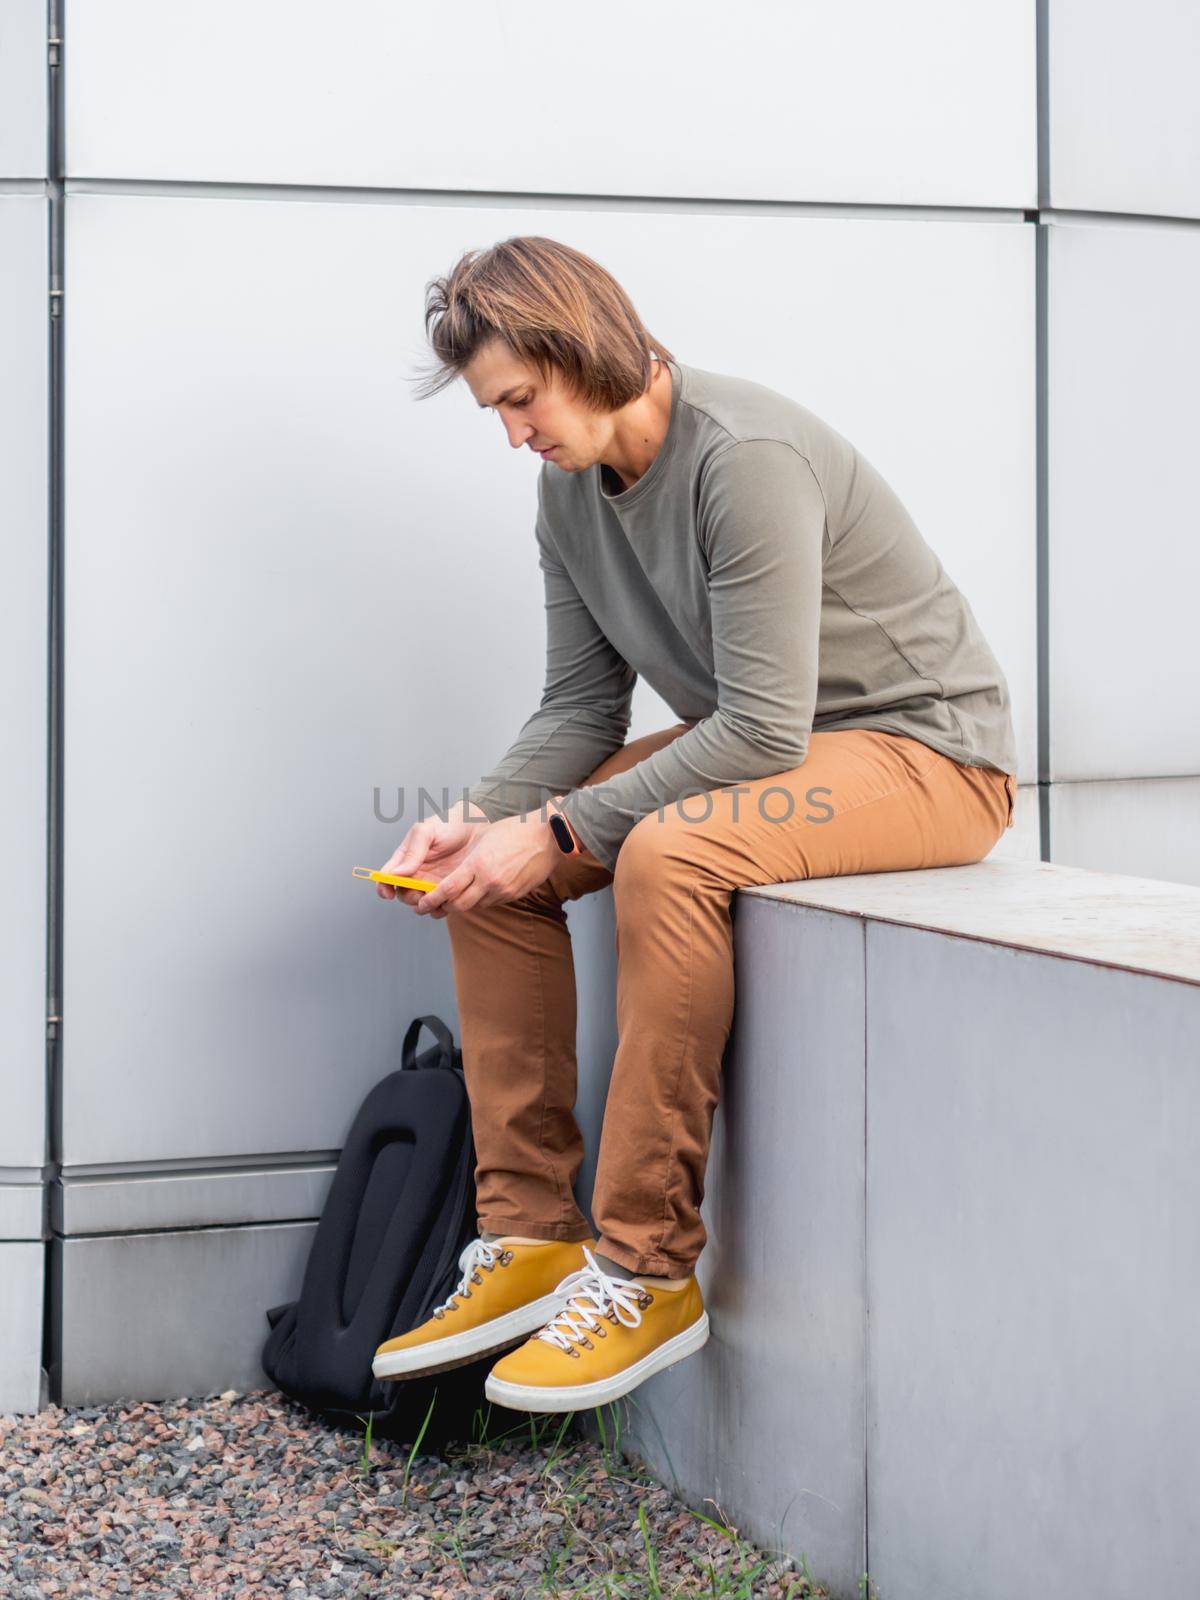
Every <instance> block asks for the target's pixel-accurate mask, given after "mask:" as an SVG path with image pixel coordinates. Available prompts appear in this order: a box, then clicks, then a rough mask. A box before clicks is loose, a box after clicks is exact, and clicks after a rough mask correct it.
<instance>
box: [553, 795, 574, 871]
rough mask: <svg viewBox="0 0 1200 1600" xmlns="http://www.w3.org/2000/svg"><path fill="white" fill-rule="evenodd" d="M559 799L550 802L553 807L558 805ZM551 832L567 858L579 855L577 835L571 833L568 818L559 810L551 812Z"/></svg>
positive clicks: (556, 797)
mask: <svg viewBox="0 0 1200 1600" xmlns="http://www.w3.org/2000/svg"><path fill="white" fill-rule="evenodd" d="M558 800H559V797H558V796H557V795H556V796H555V797H554V799H553V800H552V801H551V802H550V804H551V806H552V807H553V806H557V805H558ZM550 831H551V833H552V834H553V835H554V839H555V843H556V844H557V845H558V848H559V849H560V850H561V851H562V853H563V854H564V855H565V856H574V855H578V854H579V846H578V844H577V843H576V842H575V835H574V834H573V833H572V832H571V825H570V823H569V822H568V821H567V819H566V817H564V816H563V815H562V813H561V812H559V811H557V810H552V811H551V812H550Z"/></svg>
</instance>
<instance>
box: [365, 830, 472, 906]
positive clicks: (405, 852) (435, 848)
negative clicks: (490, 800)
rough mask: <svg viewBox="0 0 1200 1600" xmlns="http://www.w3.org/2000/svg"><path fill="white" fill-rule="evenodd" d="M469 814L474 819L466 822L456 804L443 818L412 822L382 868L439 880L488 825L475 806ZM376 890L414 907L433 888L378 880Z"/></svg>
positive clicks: (403, 874)
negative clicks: (417, 887) (413, 886)
mask: <svg viewBox="0 0 1200 1600" xmlns="http://www.w3.org/2000/svg"><path fill="white" fill-rule="evenodd" d="M470 814H471V816H472V817H474V818H475V819H476V820H475V821H471V822H468V821H467V820H466V819H465V818H464V817H463V815H462V807H461V805H459V806H454V807H452V808H451V809H450V811H449V813H448V814H447V816H446V820H445V821H444V822H443V821H442V819H441V818H440V817H429V818H427V819H426V820H424V821H422V822H414V823H413V825H412V827H411V828H410V829H409V830H408V832H407V833H406V834H405V835H404V838H403V839H402V840H401V841H400V845H399V848H398V849H396V850H394V851H393V852H392V854H391V856H390V857H389V858H388V860H387V861H385V862H384V864H383V867H382V869H381V870H382V871H384V872H393V873H395V874H396V876H397V877H402V878H433V879H434V880H435V881H437V882H439V883H440V881H441V879H442V878H444V877H446V875H447V874H448V873H450V872H453V871H454V869H455V868H456V867H457V866H459V865H460V863H461V862H462V861H463V860H465V858H466V857H467V855H468V854H469V853H470V852H471V851H472V850H474V848H475V846H476V845H477V844H478V843H479V840H480V839H481V838H482V836H483V834H484V833H486V832H487V829H488V828H489V826H491V824H489V822H488V820H487V816H486V814H485V813H484V812H483V811H482V810H481V809H480V808H479V807H478V806H473V807H471V808H470ZM375 893H376V894H377V895H378V896H379V898H380V899H381V900H403V901H404V903H405V905H407V906H411V907H412V908H413V910H414V911H415V910H416V909H417V908H418V907H419V906H420V904H421V901H422V900H424V899H425V897H426V895H428V894H431V893H432V890H429V889H401V888H399V887H398V886H397V885H396V884H394V883H377V884H376V885H375Z"/></svg>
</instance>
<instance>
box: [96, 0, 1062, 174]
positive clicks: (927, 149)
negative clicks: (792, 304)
mask: <svg viewBox="0 0 1200 1600" xmlns="http://www.w3.org/2000/svg"><path fill="white" fill-rule="evenodd" d="M439 69H440V70H439ZM1034 80H1035V68H1034V8H1033V6H1032V4H1029V5H1013V4H1011V3H1008V0H975V3H974V4H971V5H963V4H961V0H911V3H910V4H908V5H904V6H897V5H894V4H891V3H889V0H843V3H842V4H839V5H819V4H817V3H816V0H803V3H800V4H797V3H796V0H745V3H743V4H742V5H740V6H738V7H736V8H735V9H733V10H730V8H729V7H727V6H725V5H721V4H718V3H717V0H704V3H702V4H697V3H696V0H659V3H657V4H655V5H652V6H647V5H643V4H639V3H637V0H611V3H610V4H608V5H606V6H604V7H599V6H596V5H574V6H560V7H557V8H555V9H554V10H553V11H545V10H542V11H520V10H513V9H512V8H509V7H505V6H502V5H496V4H493V3H491V0H464V3H463V4H461V5H459V6H457V7H456V8H455V9H454V10H453V11H452V12H446V11H441V10H438V9H437V8H436V7H419V6H394V5H389V4H386V3H385V0H360V3H359V4H357V5H356V6H354V8H353V11H352V14H348V13H347V12H346V11H344V10H341V9H339V8H337V7H331V6H328V5H326V4H323V3H321V0H257V3H256V4H253V5H246V4H244V3H242V0H208V3H207V4H205V5H203V6H175V7H163V6H162V5H160V4H157V3H156V0H105V3H104V4H102V5H101V4H91V5H78V6H75V7H73V8H72V10H71V14H70V49H69V52H68V55H67V95H68V101H67V128H68V139H69V147H68V163H69V166H68V170H69V172H70V173H71V174H72V175H73V176H89V177H102V178H121V177H140V178H181V179H182V178H193V179H207V180H225V181H230V182H269V183H302V184H355V185H380V186H387V187H395V186H402V187H419V188H452V189H499V190H505V191H512V190H527V191H531V192H535V193H542V192H558V193H571V194H574V193H589V194H590V193H601V194H612V195H629V194H638V195H681V196H709V197H721V196H725V197H741V198H775V199H800V200H864V201H893V202H923V203H930V204H944V205H1002V206H1026V205H1033V204H1035V203H1036V202H1035V195H1036V160H1035V148H1034V146H1035V122H1036V118H1035V94H1034ZM214 108H219V115H214Z"/></svg>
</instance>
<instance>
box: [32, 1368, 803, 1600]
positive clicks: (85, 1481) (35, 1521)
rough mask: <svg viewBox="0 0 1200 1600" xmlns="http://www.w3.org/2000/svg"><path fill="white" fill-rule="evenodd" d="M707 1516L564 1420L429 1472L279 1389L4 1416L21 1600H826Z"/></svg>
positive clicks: (450, 1451)
mask: <svg viewBox="0 0 1200 1600" xmlns="http://www.w3.org/2000/svg"><path fill="white" fill-rule="evenodd" d="M611 1412H612V1408H609V1410H608V1412H606V1415H608V1416H609V1417H610V1420H615V1419H612V1416H611ZM560 1435H561V1436H560ZM704 1514H705V1516H709V1517H711V1518H712V1520H713V1522H714V1523H717V1524H722V1525H721V1526H712V1525H710V1523H709V1522H707V1521H705V1520H704V1518H703V1517H702V1516H700V1515H698V1514H697V1513H695V1512H693V1511H689V1510H688V1509H687V1507H686V1506H684V1505H683V1504H682V1503H681V1502H680V1501H678V1500H677V1499H675V1497H674V1496H673V1495H672V1494H671V1492H670V1490H668V1489H666V1488H663V1487H661V1486H660V1485H658V1484H657V1483H656V1482H655V1481H654V1480H653V1478H651V1477H650V1475H649V1474H648V1473H646V1472H645V1471H644V1470H641V1468H640V1467H639V1466H638V1465H634V1464H631V1463H630V1462H628V1461H626V1460H624V1459H622V1458H621V1457H620V1456H619V1455H615V1454H610V1453H608V1452H606V1451H605V1450H604V1449H603V1448H602V1447H601V1446H600V1445H599V1444H597V1443H595V1442H594V1441H592V1440H590V1439H588V1438H587V1437H586V1436H585V1435H583V1433H582V1431H581V1430H579V1429H578V1427H577V1426H576V1424H575V1423H574V1422H572V1421H569V1420H567V1419H564V1418H563V1417H562V1416H549V1417H547V1416H543V1417H531V1418H530V1427H529V1428H525V1429H523V1430H522V1435H514V1434H509V1435H508V1436H507V1437H502V1438H499V1439H497V1438H492V1439H490V1440H488V1441H485V1442H477V1443H471V1444H468V1443H466V1442H464V1443H462V1444H450V1445H447V1446H446V1447H445V1448H444V1451H443V1453H441V1454H433V1455H427V1454H414V1453H413V1450H412V1447H411V1446H409V1445H404V1444H400V1443H397V1442H395V1441H391V1440H371V1441H369V1442H368V1440H367V1439H366V1438H365V1437H364V1436H363V1435H362V1434H361V1433H351V1432H346V1431H342V1430H339V1429H337V1428H334V1427H332V1426H326V1425H325V1424H324V1423H322V1422H321V1421H319V1420H316V1419H314V1417H313V1415H312V1414H311V1413H310V1412H308V1411H307V1410H305V1409H304V1408H303V1407H301V1406H298V1405H296V1404H294V1403H293V1402H292V1401H291V1400H289V1399H288V1398H287V1397H286V1396H285V1395H282V1394H280V1392H279V1391H278V1390H276V1389H260V1390H255V1391H252V1392H251V1393H249V1394H239V1393H237V1392H235V1391H232V1390H229V1391H226V1392H225V1393H224V1394H221V1395H209V1396H205V1397H204V1398H202V1399H199V1400H167V1401H161V1402H148V1401H136V1402H135V1401H120V1402H116V1403H113V1404H110V1405H107V1406H96V1407H89V1408H80V1407H59V1406H50V1407H48V1408H47V1409H46V1410H44V1411H40V1412H37V1413H36V1414H34V1415H32V1416H27V1417H14V1416H0V1594H2V1595H3V1597H4V1600H48V1597H50V1596H67V1595H71V1596H80V1597H86V1600H101V1597H107V1596H110V1595H125V1594H137V1595H146V1596H149V1595H162V1596H168V1595H171V1596H173V1595H187V1596H189V1597H191V1596H197V1597H204V1600H207V1597H208V1596H214V1597H218V1596H219V1597H222V1600H223V1597H225V1596H239V1597H243V1596H244V1597H247V1600H253V1597H256V1596H266V1595H279V1594H286V1595H288V1596H290V1597H292V1600H304V1597H306V1596H310V1597H314V1600H315V1597H322V1600H324V1597H327V1596H328V1597H334V1596H344V1595H355V1596H362V1597H364V1600H365V1597H380V1600H388V1597H392V1596H395V1597H401V1596H402V1597H403V1600H451V1597H457V1596H462V1595H471V1596H473V1597H476V1600H488V1597H490V1600H518V1597H521V1600H524V1597H525V1596H527V1595H547V1596H555V1595H580V1596H587V1597H592V1596H595V1597H597V1600H599V1597H608V1596H612V1597H614V1600H616V1597H629V1600H641V1597H643V1596H645V1597H661V1600H675V1597H683V1596H697V1597H699V1596H702V1595H703V1596H709V1597H711V1596H742V1597H744V1600H786V1597H788V1596H791V1597H792V1600H801V1597H805V1600H807V1597H809V1596H813V1597H818V1596H823V1595H824V1593H825V1591H824V1590H823V1589H821V1588H820V1587H818V1586H815V1585H810V1584H809V1582H808V1580H807V1577H806V1576H802V1575H801V1572H800V1571H799V1570H798V1569H797V1566H796V1564H795V1563H793V1562H790V1561H787V1560H786V1558H778V1557H776V1558H771V1557H768V1556H766V1555H764V1553H763V1552H761V1551H759V1550H756V1549H755V1548H754V1547H753V1546H752V1545H750V1544H748V1543H747V1542H745V1541H742V1540H741V1539H740V1538H739V1537H738V1535H737V1533H736V1530H734V1529H732V1528H729V1527H727V1526H724V1518H723V1517H722V1515H721V1511H720V1508H719V1507H716V1506H715V1505H713V1504H712V1503H709V1504H707V1505H705V1507H704ZM643 1517H644V1522H645V1527H644V1528H643V1526H642V1519H643Z"/></svg>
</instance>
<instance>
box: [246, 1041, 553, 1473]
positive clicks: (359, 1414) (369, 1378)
mask: <svg viewBox="0 0 1200 1600" xmlns="http://www.w3.org/2000/svg"><path fill="white" fill-rule="evenodd" d="M422 1025H424V1026H425V1027H427V1028H428V1029H429V1031H430V1032H431V1033H432V1034H433V1035H434V1036H435V1037H436V1038H437V1040H438V1046H437V1048H436V1049H431V1050H426V1051H425V1052H424V1053H423V1054H422V1055H421V1056H419V1057H418V1056H417V1055H416V1053H415V1052H416V1042H417V1036H418V1035H419V1033H420V1031H421V1027H422ZM400 1062H401V1065H400V1068H399V1070H398V1071H396V1072H392V1073H389V1074H388V1076H387V1077H386V1078H381V1079H380V1081H379V1082H378V1083H377V1084H376V1085H375V1087H374V1088H373V1089H371V1090H370V1092H369V1093H368V1094H367V1096H366V1098H365V1099H364V1100H363V1103H362V1105H361V1106H360V1107H359V1110H358V1113H357V1115H356V1116H355V1118H354V1122H353V1124H352V1125H351V1128H350V1131H349V1133H348V1134H347V1136H346V1142H345V1144H344V1146H343V1148H342V1152H341V1155H340V1156H339V1158H338V1164H337V1170H336V1171H335V1173H334V1176H333V1182H332V1184H331V1185H330V1189H329V1195H328V1198H327V1199H326V1202H325V1207H324V1210H323V1211H322V1213H321V1218H320V1221H319V1222H318V1224H317V1231H316V1236H315V1238H314V1239H313V1243H312V1249H311V1250H310V1252H309V1257H308V1262H307V1265H306V1267H305V1270H304V1281H303V1284H302V1286H301V1290H300V1298H299V1300H294V1301H291V1302H289V1303H288V1304H286V1305H281V1306H272V1308H271V1309H270V1310H269V1311H268V1312H267V1321H268V1322H269V1323H270V1325H271V1332H270V1334H269V1335H268V1337H267V1340H266V1343H265V1344H264V1346H263V1350H262V1356H261V1360H262V1366H263V1370H264V1372H266V1373H267V1375H268V1377H270V1378H271V1380H272V1381H273V1382H274V1383H275V1384H276V1385H277V1386H278V1387H279V1388H280V1389H281V1390H282V1391H283V1393H284V1394H286V1395H289V1396H291V1398H292V1399H293V1400H298V1401H300V1402H301V1403H302V1404H303V1405H305V1406H307V1407H309V1409H310V1410H312V1411H314V1412H316V1413H318V1414H319V1415H320V1416H321V1417H323V1418H324V1419H325V1420H326V1421H328V1422H330V1423H332V1424H334V1425H335V1426H338V1427H344V1428H351V1429H355V1430H356V1431H358V1432H362V1431H363V1426H364V1424H365V1422H366V1420H367V1419H368V1418H371V1419H372V1420H371V1427H372V1432H373V1435H374V1436H375V1437H383V1438H390V1439H399V1440H403V1441H405V1442H409V1441H415V1440H416V1438H417V1436H418V1434H421V1427H422V1423H423V1422H424V1421H425V1417H426V1413H427V1412H428V1411H429V1406H430V1402H431V1401H433V1411H432V1413H431V1414H430V1416H429V1421H428V1424H427V1426H426V1428H425V1431H424V1433H423V1434H421V1448H422V1450H423V1451H426V1450H437V1449H439V1448H440V1447H442V1446H444V1445H445V1444H446V1443H447V1442H449V1441H450V1440H452V1439H454V1440H458V1439H462V1440H472V1439H474V1438H476V1437H478V1435H477V1433H476V1429H477V1427H478V1421H477V1418H476V1413H477V1412H482V1413H483V1415H484V1416H485V1417H486V1419H487V1431H488V1434H489V1436H490V1437H493V1438H494V1437H495V1436H496V1433H497V1431H501V1432H502V1431H505V1430H506V1429H507V1428H508V1427H510V1426H511V1424H512V1422H513V1420H514V1419H517V1420H519V1421H522V1422H524V1421H526V1420H527V1419H526V1418H525V1417H524V1415H523V1414H518V1413H516V1412H513V1411H510V1410H509V1409H508V1408H507V1407H498V1406H492V1405H491V1403H490V1402H488V1401H486V1400H485V1399H484V1395H483V1382H484V1378H485V1376H486V1375H487V1372H488V1370H489V1368H490V1367H491V1366H493V1365H494V1364H495V1362H496V1361H497V1360H498V1359H499V1357H498V1356H497V1355H495V1354H492V1355H490V1356H486V1357H481V1358H480V1359H479V1360H477V1361H473V1362H470V1363H469V1364H467V1365H464V1366H461V1367H453V1368H450V1369H449V1370H448V1371H445V1372H438V1373H432V1374H430V1375H428V1376H426V1377H416V1378H406V1379H399V1380H390V1381H387V1382H380V1381H379V1380H378V1379H377V1378H375V1377H374V1375H373V1374H372V1372H371V1360H372V1357H373V1356H374V1354H375V1351H376V1350H377V1349H378V1348H379V1346H380V1345H381V1344H382V1343H383V1342H384V1340H385V1339H391V1338H394V1337H395V1336H396V1335H397V1334H401V1333H407V1332H408V1331H409V1330H410V1329H412V1328H415V1327H417V1325H418V1324H419V1323H422V1322H424V1321H425V1320H426V1319H427V1318H428V1317H429V1316H431V1315H432V1312H433V1308H434V1307H435V1306H437V1305H440V1304H441V1303H442V1301H444V1300H445V1299H447V1298H448V1296H449V1295H450V1294H452V1293H453V1291H454V1289H455V1286H456V1285H457V1283H458V1277H459V1267H458V1257H459V1255H460V1253H461V1252H462V1251H463V1250H464V1249H465V1247H466V1246H467V1245H468V1244H469V1243H470V1242H471V1240H472V1239H474V1238H476V1237H477V1231H476V1230H477V1221H476V1213H475V1141H474V1138H473V1137H472V1133H471V1109H470V1102H469V1101H468V1099H467V1091H466V1084H465V1081H464V1079H463V1072H462V1052H461V1051H460V1050H459V1049H458V1048H457V1047H456V1045H455V1043H454V1037H453V1035H452V1034H451V1032H450V1030H449V1028H447V1027H446V1025H445V1023H444V1022H443V1021H442V1020H441V1018H440V1017H433V1016H429V1017H416V1018H414V1019H413V1021H412V1023H411V1024H410V1025H409V1028H408V1031H407V1033H406V1034H405V1035H404V1043H403V1046H402V1047H401V1052H400ZM360 1419H361V1420H360Z"/></svg>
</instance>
